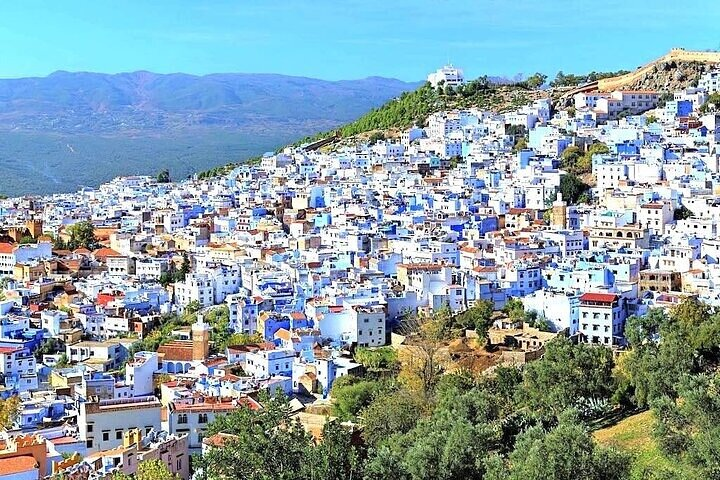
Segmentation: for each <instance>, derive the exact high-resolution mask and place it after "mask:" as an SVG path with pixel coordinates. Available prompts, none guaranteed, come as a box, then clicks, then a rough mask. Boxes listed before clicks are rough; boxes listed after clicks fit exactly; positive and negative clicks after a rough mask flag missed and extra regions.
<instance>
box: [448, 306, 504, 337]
mask: <svg viewBox="0 0 720 480" xmlns="http://www.w3.org/2000/svg"><path fill="white" fill-rule="evenodd" d="M493 311H494V305H493V302H491V301H490V300H480V301H477V302H475V304H474V305H473V306H472V307H470V308H469V309H467V310H465V311H464V312H461V313H458V314H457V315H456V317H455V321H454V323H455V325H457V327H459V329H461V330H475V333H477V335H478V337H480V338H486V337H487V332H488V329H489V328H490V326H491V325H492V314H493Z"/></svg>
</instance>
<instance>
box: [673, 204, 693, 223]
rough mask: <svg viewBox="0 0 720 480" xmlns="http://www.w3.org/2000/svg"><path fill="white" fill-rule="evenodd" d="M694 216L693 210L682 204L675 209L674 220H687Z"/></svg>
mask: <svg viewBox="0 0 720 480" xmlns="http://www.w3.org/2000/svg"><path fill="white" fill-rule="evenodd" d="M693 216H694V214H693V212H692V210H690V209H689V208H687V207H686V206H685V205H680V206H679V207H678V208H676V209H675V210H674V211H673V220H686V219H688V218H690V217H693Z"/></svg>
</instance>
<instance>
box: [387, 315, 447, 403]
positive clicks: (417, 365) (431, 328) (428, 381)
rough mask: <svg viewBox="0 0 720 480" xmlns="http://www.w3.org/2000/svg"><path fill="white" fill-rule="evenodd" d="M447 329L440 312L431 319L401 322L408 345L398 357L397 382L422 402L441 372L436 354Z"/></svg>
mask: <svg viewBox="0 0 720 480" xmlns="http://www.w3.org/2000/svg"><path fill="white" fill-rule="evenodd" d="M447 326H448V318H447V315H446V314H445V313H444V312H436V313H435V314H433V316H431V317H409V318H406V319H405V320H404V322H403V330H404V332H405V333H406V334H407V336H408V344H407V345H405V346H404V347H403V348H402V350H400V352H399V354H398V356H399V359H400V373H399V375H398V380H399V381H400V382H401V383H403V384H404V385H405V386H406V387H407V388H409V389H410V390H411V391H413V392H415V393H419V394H421V395H422V396H423V398H425V399H429V398H430V396H431V394H432V391H433V389H434V388H435V384H436V383H437V381H438V379H439V378H440V375H441V374H442V371H443V368H442V366H441V364H440V358H439V356H440V355H439V353H440V348H441V347H442V346H443V341H444V339H445V335H446V333H447Z"/></svg>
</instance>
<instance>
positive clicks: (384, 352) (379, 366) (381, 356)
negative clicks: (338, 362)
mask: <svg viewBox="0 0 720 480" xmlns="http://www.w3.org/2000/svg"><path fill="white" fill-rule="evenodd" d="M354 358H355V361H356V362H358V363H360V364H362V365H363V366H364V367H365V368H367V369H368V370H390V371H393V370H395V369H397V367H398V357H397V351H396V350H395V349H394V348H392V347H379V348H365V347H359V348H357V349H356V350H355V354H354Z"/></svg>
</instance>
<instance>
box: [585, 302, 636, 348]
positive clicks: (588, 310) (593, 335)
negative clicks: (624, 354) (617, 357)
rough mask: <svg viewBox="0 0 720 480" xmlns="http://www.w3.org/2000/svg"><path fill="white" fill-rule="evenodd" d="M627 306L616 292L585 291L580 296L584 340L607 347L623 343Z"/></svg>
mask: <svg viewBox="0 0 720 480" xmlns="http://www.w3.org/2000/svg"><path fill="white" fill-rule="evenodd" d="M625 317H626V313H625V308H624V306H623V300H622V298H621V297H619V296H618V295H616V294H614V293H584V294H582V295H581V296H580V329H579V332H580V333H581V334H582V338H583V341H585V342H587V343H595V344H600V345H605V346H607V347H612V346H617V345H621V344H622V343H623V330H624V328H625Z"/></svg>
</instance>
